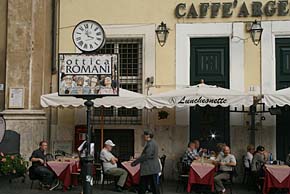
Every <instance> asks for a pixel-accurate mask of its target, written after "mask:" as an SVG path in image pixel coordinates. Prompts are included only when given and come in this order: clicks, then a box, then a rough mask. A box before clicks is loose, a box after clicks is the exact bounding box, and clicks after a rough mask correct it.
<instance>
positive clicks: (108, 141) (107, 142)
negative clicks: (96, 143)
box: [105, 139, 115, 147]
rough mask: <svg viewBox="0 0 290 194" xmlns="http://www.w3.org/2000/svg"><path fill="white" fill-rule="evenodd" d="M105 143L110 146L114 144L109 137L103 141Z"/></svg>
mask: <svg viewBox="0 0 290 194" xmlns="http://www.w3.org/2000/svg"><path fill="white" fill-rule="evenodd" d="M105 145H109V146H112V147H114V146H115V144H114V143H113V142H112V140H110V139H108V140H107V141H105Z"/></svg>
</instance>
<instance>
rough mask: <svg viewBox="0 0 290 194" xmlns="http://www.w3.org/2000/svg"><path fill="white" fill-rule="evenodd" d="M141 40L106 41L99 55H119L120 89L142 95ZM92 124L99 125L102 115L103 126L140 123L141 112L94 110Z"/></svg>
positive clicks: (111, 109)
mask: <svg viewBox="0 0 290 194" xmlns="http://www.w3.org/2000/svg"><path fill="white" fill-rule="evenodd" d="M142 48H143V45H142V38H129V39H119V38H118V39H117V38H112V39H107V41H106V44H105V46H104V47H103V48H102V49H101V50H100V51H99V53H100V54H119V62H120V63H119V80H120V87H121V88H123V89H127V90H130V91H133V92H138V93H142V91H143V88H142V80H143V79H142V78H143V50H142ZM93 114H94V115H93V118H94V119H93V123H95V124H99V123H100V121H101V115H103V119H104V124H135V125H139V124H141V121H142V110H138V109H126V108H119V109H116V108H113V107H111V108H95V110H94V112H93Z"/></svg>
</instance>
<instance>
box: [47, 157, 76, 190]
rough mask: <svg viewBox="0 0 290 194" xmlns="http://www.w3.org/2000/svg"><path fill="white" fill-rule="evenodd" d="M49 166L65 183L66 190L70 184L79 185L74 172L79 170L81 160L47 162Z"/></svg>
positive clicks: (64, 188)
mask: <svg viewBox="0 0 290 194" xmlns="http://www.w3.org/2000/svg"><path fill="white" fill-rule="evenodd" d="M47 167H48V168H50V169H51V170H52V171H53V172H54V173H55V174H56V176H57V178H58V179H59V180H60V181H61V182H62V184H63V191H66V190H67V189H68V187H69V186H71V185H74V186H77V185H78V181H77V177H74V176H72V173H75V172H77V171H78V167H79V162H78V161H71V162H56V161H50V162H47Z"/></svg>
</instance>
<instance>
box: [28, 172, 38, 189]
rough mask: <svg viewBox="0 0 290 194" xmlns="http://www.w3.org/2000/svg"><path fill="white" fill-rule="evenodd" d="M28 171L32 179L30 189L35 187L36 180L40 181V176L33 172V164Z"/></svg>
mask: <svg viewBox="0 0 290 194" xmlns="http://www.w3.org/2000/svg"><path fill="white" fill-rule="evenodd" d="M28 173H29V174H28V175H29V179H30V180H31V185H30V189H32V188H33V184H34V181H38V178H37V177H36V176H35V175H34V174H33V171H32V166H31V167H29V169H28Z"/></svg>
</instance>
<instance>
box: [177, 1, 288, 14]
mask: <svg viewBox="0 0 290 194" xmlns="http://www.w3.org/2000/svg"><path fill="white" fill-rule="evenodd" d="M234 10H236V13H237V16H238V17H248V16H252V17H261V16H268V17H269V16H274V15H277V16H287V15H289V2H288V0H276V1H273V0H272V1H266V2H264V1H253V2H251V3H249V4H246V2H242V3H241V5H240V6H239V7H238V6H237V4H236V3H235V1H233V2H225V3H219V2H217V3H216V2H215V3H199V4H194V3H191V4H186V3H179V4H177V5H176V7H175V11H174V13H175V17H177V18H205V17H207V16H210V17H211V18H216V17H218V15H221V16H222V17H223V18H229V17H232V16H233V15H234V14H233V13H234ZM220 12H221V14H219V13H220Z"/></svg>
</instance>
